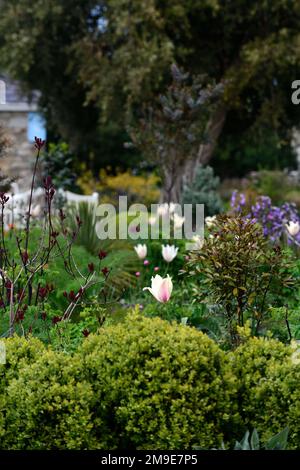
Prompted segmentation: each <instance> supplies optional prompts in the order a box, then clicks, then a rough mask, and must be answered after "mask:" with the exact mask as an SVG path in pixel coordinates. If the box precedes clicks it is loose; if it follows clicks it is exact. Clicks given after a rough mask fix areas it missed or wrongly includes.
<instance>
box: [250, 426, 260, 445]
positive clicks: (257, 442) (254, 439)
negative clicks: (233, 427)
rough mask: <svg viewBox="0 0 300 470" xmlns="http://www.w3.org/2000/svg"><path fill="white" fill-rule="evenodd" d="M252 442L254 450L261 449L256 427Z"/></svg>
mask: <svg viewBox="0 0 300 470" xmlns="http://www.w3.org/2000/svg"><path fill="white" fill-rule="evenodd" d="M250 444H251V449H252V450H259V437H258V433H257V430H256V429H253V432H252V436H251V440H250Z"/></svg>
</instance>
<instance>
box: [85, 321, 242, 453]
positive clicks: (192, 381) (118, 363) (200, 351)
mask: <svg viewBox="0 0 300 470" xmlns="http://www.w3.org/2000/svg"><path fill="white" fill-rule="evenodd" d="M82 355H83V358H84V362H85V369H86V374H87V376H88V380H89V382H90V383H91V384H92V387H93V391H94V394H95V397H96V399H97V404H96V406H97V409H98V410H97V415H98V417H99V418H100V420H101V422H105V421H106V422H107V423H109V428H110V432H109V433H106V437H107V441H106V442H105V445H106V447H107V448H110V449H112V448H137V449H187V448H191V447H192V445H194V444H198V445H200V446H202V447H206V448H209V447H212V446H214V445H218V444H220V443H221V441H222V439H223V438H224V433H225V434H226V432H227V431H228V429H230V428H231V427H232V426H234V422H235V420H236V419H238V417H237V415H236V412H237V408H236V405H237V402H236V396H235V392H236V385H235V379H234V376H233V374H232V372H231V369H230V367H229V363H228V361H227V359H226V355H225V353H224V352H223V351H222V350H221V349H220V348H219V347H218V346H217V345H216V344H215V343H214V342H213V341H212V340H211V339H210V338H208V336H206V335H205V334H203V333H201V332H199V331H197V330H196V329H192V328H189V327H185V326H183V325H178V324H175V323H174V324H169V323H168V322H166V321H163V320H161V319H159V318H154V319H150V318H144V317H141V316H140V315H138V314H134V315H130V316H129V317H128V318H127V319H126V321H125V322H124V323H122V324H118V325H115V326H111V327H107V328H104V329H102V331H101V332H100V333H99V335H97V336H96V335H94V336H90V337H89V338H88V339H87V341H85V343H84V345H83V347H82ZM100 438H102V439H103V430H102V429H101V434H100Z"/></svg>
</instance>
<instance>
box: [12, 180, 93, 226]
mask: <svg viewBox="0 0 300 470" xmlns="http://www.w3.org/2000/svg"><path fill="white" fill-rule="evenodd" d="M12 189H14V188H12ZM16 189H17V188H16ZM5 194H6V195H7V196H8V197H9V200H8V202H7V204H6V205H5V211H4V224H5V227H6V228H7V227H9V226H10V225H12V224H13V225H15V226H21V225H22V222H24V220H25V216H26V214H27V211H28V205H29V198H30V190H28V191H25V192H23V193H20V192H17V191H16V192H15V193H14V192H11V193H5ZM59 198H61V199H62V200H64V201H66V203H65V204H66V205H77V204H80V203H82V202H85V203H88V204H94V205H95V206H96V205H98V193H93V194H92V195H90V196H84V195H82V194H75V193H72V192H71V191H64V190H62V189H59V190H58V191H56V193H55V196H54V205H55V201H58V199H59ZM44 205H45V190H44V189H43V188H37V189H35V190H34V192H33V195H32V204H31V215H32V217H33V218H37V217H39V216H42V214H43V210H44Z"/></svg>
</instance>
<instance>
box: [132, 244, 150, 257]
mask: <svg viewBox="0 0 300 470" xmlns="http://www.w3.org/2000/svg"><path fill="white" fill-rule="evenodd" d="M134 249H135V251H136V254H137V255H138V257H139V258H140V259H144V258H146V256H147V245H141V244H140V243H139V244H138V245H136V246H135V247H134Z"/></svg>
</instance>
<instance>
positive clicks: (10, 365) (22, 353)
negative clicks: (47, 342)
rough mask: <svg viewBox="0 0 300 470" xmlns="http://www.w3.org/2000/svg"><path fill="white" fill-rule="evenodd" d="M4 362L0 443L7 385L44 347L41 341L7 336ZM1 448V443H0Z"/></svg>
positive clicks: (0, 385)
mask: <svg viewBox="0 0 300 470" xmlns="http://www.w3.org/2000/svg"><path fill="white" fill-rule="evenodd" d="M4 342H5V349H6V363H5V364H0V444H1V442H2V440H3V438H5V435H6V433H7V429H6V426H5V425H6V419H5V416H6V412H7V398H8V391H7V388H8V385H9V383H10V382H11V381H12V380H13V379H15V378H17V377H18V375H19V371H20V370H21V369H22V368H23V367H25V366H27V365H30V364H32V363H34V362H35V361H36V360H37V359H38V357H39V356H40V355H41V354H42V353H43V352H44V351H45V347H44V345H43V343H42V342H41V341H39V340H38V339H36V338H31V339H30V341H27V340H26V339H25V338H20V337H18V336H16V337H13V338H8V339H6V340H5V341H4ZM0 448H1V445H0Z"/></svg>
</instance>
